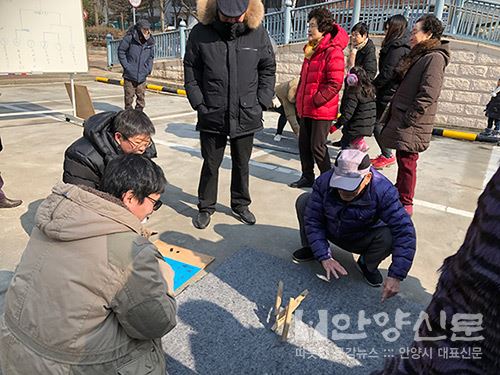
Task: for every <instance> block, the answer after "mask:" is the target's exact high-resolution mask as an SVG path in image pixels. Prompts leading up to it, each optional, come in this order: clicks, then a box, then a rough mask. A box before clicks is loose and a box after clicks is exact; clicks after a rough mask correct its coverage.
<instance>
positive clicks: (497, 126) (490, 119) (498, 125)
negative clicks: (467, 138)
mask: <svg viewBox="0 0 500 375" xmlns="http://www.w3.org/2000/svg"><path fill="white" fill-rule="evenodd" d="M493 124H495V130H496V131H499V130H500V120H497V119H494V118H493V117H488V129H492V128H493Z"/></svg>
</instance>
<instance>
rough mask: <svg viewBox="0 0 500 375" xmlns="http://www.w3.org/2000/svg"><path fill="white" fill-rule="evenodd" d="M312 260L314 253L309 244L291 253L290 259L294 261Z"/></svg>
mask: <svg viewBox="0 0 500 375" xmlns="http://www.w3.org/2000/svg"><path fill="white" fill-rule="evenodd" d="M313 260H314V255H313V252H312V250H311V248H310V247H309V246H306V247H302V248H300V249H298V250H295V251H294V252H293V255H292V261H293V262H294V263H305V262H310V261H313Z"/></svg>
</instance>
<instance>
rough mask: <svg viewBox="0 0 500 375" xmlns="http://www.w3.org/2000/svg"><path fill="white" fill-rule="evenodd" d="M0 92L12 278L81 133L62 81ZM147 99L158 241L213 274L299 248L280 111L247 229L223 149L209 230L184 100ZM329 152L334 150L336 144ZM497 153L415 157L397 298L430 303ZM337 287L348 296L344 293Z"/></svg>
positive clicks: (6, 263) (440, 144)
mask: <svg viewBox="0 0 500 375" xmlns="http://www.w3.org/2000/svg"><path fill="white" fill-rule="evenodd" d="M5 83H6V82H5V81H4V82H3V84H5ZM86 84H87V86H88V88H89V91H90V93H91V96H92V98H93V100H94V104H95V107H96V109H97V110H118V109H120V108H121V107H122V105H123V104H122V103H123V98H122V89H121V88H120V87H118V86H111V85H105V84H100V83H95V82H91V81H89V82H86ZM0 92H1V94H2V96H1V97H0V134H1V136H2V141H3V143H4V151H3V152H2V154H1V158H0V170H1V171H2V176H3V178H4V180H5V182H6V185H5V191H6V193H7V195H8V196H9V197H13V198H21V199H23V200H24V204H23V205H22V206H20V207H19V208H16V209H12V210H2V211H1V214H0V238H1V239H2V240H1V241H0V270H3V271H0V274H2V272H3V274H4V275H8V273H7V271H12V270H13V269H14V268H15V265H16V264H17V263H18V261H19V259H20V256H21V254H22V251H23V248H24V246H25V245H26V242H27V240H28V236H29V232H30V231H31V228H32V227H33V217H34V213H35V211H36V209H37V207H38V205H39V204H40V202H41V200H43V199H44V198H45V197H46V196H47V195H48V193H49V192H50V188H51V187H52V186H53V185H54V184H55V183H57V182H58V181H59V180H60V178H61V169H62V160H63V155H64V150H65V149H66V147H67V146H68V145H69V144H70V143H71V142H73V141H74V140H75V139H76V138H78V137H79V136H80V135H81V133H82V129H81V128H80V127H78V126H75V125H72V124H69V123H66V122H64V120H63V117H64V116H63V115H62V114H61V113H62V112H67V111H69V110H70V108H71V105H70V102H69V100H68V98H67V95H66V91H65V88H64V85H63V84H62V83H53V84H50V83H41V84H24V85H22V86H9V85H2V86H1V87H0ZM146 103H147V104H146V112H147V113H148V115H149V116H150V117H151V118H152V120H153V122H154V124H155V126H156V132H157V134H156V136H155V141H156V143H157V145H158V146H157V147H158V154H159V158H158V159H157V162H158V164H160V165H161V166H162V167H163V168H164V170H165V173H166V176H167V178H168V180H169V182H170V185H169V187H168V189H167V191H166V192H165V194H164V196H163V197H162V199H163V201H164V202H165V203H166V204H165V206H164V207H163V208H162V209H161V210H160V211H159V212H157V213H156V214H155V215H153V217H152V218H151V220H150V223H149V225H150V226H151V227H152V228H154V229H155V230H156V231H158V232H159V233H160V234H159V238H160V239H162V240H164V241H166V242H170V243H173V244H177V245H180V246H183V247H186V248H189V249H193V250H196V251H200V252H204V253H207V254H210V255H212V256H215V257H216V261H215V262H214V263H213V264H212V265H211V266H210V267H209V268H208V272H210V273H211V272H214V271H216V270H217V268H218V267H219V266H220V265H221V264H222V263H223V262H224V260H225V259H227V258H228V257H229V256H231V255H232V254H234V253H235V252H237V251H239V250H241V249H245V248H251V249H256V250H259V251H261V252H264V253H267V254H270V255H273V256H276V257H278V258H281V259H283V260H284V261H286V262H288V261H289V259H290V254H291V252H292V251H293V250H294V249H296V248H297V247H299V245H300V243H299V234H298V230H297V220H296V217H295V212H294V202H295V199H296V198H297V196H298V195H299V194H300V193H301V192H302V191H300V190H294V189H290V188H289V187H287V183H289V182H291V181H294V180H295V179H296V178H297V177H298V175H299V168H300V164H299V161H298V153H297V148H296V143H295V140H294V139H293V135H292V134H291V133H286V134H285V135H286V138H285V139H284V140H282V142H281V143H275V142H274V141H273V135H274V133H273V129H274V127H275V124H276V120H277V115H276V114H275V113H266V114H265V115H264V119H265V122H264V123H265V131H264V132H263V133H261V134H259V135H258V136H257V140H256V147H255V148H254V152H253V155H252V164H251V180H250V190H251V193H252V197H253V201H254V202H253V204H252V210H253V211H254V213H255V214H256V216H257V224H256V225H255V226H253V227H250V226H246V225H244V224H241V223H240V222H238V221H237V220H236V219H235V218H234V217H233V216H232V215H231V210H230V207H229V181H230V156H229V153H226V155H227V156H226V159H225V161H224V163H223V166H222V170H221V174H220V183H219V205H218V207H217V213H216V214H215V215H214V216H213V218H212V223H211V225H210V227H209V228H208V229H206V230H204V231H200V230H197V229H195V228H193V226H192V218H193V216H194V215H195V213H196V191H197V183H198V177H199V171H200V168H201V158H200V152H199V141H198V135H197V133H196V131H195V129H194V123H195V120H196V116H195V113H194V112H193V111H192V110H191V108H190V107H189V104H188V102H187V100H186V99H185V98H183V97H177V96H169V95H160V94H156V93H148V94H147V99H146ZM44 109H45V110H60V111H61V113H51V114H48V115H41V116H38V117H33V116H22V115H16V116H12V113H14V112H20V111H34V110H44ZM369 143H370V145H371V146H372V149H371V150H370V154H371V156H375V155H376V152H377V149H376V146H375V143H374V141H373V140H372V139H370V140H369ZM330 151H331V154H332V156H333V155H335V154H336V151H337V150H336V149H334V148H332V149H331V150H330ZM499 159H500V151H499V147H493V146H491V145H487V144H479V143H469V142H461V141H455V140H449V139H444V138H439V139H438V138H436V139H434V140H433V142H432V145H431V147H430V149H429V150H428V151H427V152H425V153H423V154H422V155H421V159H420V161H419V169H418V184H417V193H416V198H417V201H416V206H415V215H414V222H415V225H416V228H417V234H418V251H417V255H416V259H415V262H414V265H413V268H412V270H411V272H410V275H409V277H408V279H407V280H406V281H405V282H404V283H402V291H401V294H400V297H401V298H403V299H404V300H405V301H408V302H411V303H419V304H425V303H426V302H428V300H429V297H430V294H431V293H432V292H433V290H434V287H435V284H436V281H437V278H438V274H437V270H438V268H439V267H440V265H441V264H442V262H443V259H444V258H445V257H447V256H449V255H451V254H453V253H454V252H456V251H457V250H458V248H459V246H460V245H461V243H462V241H463V238H464V235H465V231H466V229H467V227H468V225H469V223H470V221H471V218H472V214H473V211H474V209H475V206H476V201H477V198H478V196H479V194H480V193H481V191H482V189H483V186H484V184H485V182H487V180H488V176H489V175H491V174H492V172H493V171H494V170H495V169H496V166H498V161H499ZM395 172H396V169H395V168H394V167H393V168H390V169H388V170H386V171H384V173H385V174H386V175H387V176H388V177H389V178H390V179H391V180H393V181H394V177H395ZM336 254H338V255H337V256H338V259H339V260H340V261H341V262H342V263H343V264H344V265H345V266H346V268H347V270H348V271H349V272H350V273H355V272H356V271H355V269H354V266H353V265H354V261H353V257H352V256H351V255H349V254H346V253H343V252H341V251H337V252H336ZM388 265H389V262H388V261H386V262H384V263H383V264H382V268H383V269H384V270H386V269H387V267H388ZM241 272H245V271H244V270H241ZM0 276H1V275H0ZM0 281H1V280H0ZM343 293H349V289H344V291H343ZM344 297H345V296H344ZM209 299H210V298H209V297H207V300H209ZM347 305H348V304H346V310H349V309H350V307H349V306H347ZM349 312H350V311H346V313H349ZM351 312H352V311H351ZM241 323H242V324H244V322H241Z"/></svg>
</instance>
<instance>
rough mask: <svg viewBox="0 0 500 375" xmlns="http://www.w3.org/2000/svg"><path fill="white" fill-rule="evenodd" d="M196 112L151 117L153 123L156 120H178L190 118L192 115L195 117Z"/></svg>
mask: <svg viewBox="0 0 500 375" xmlns="http://www.w3.org/2000/svg"><path fill="white" fill-rule="evenodd" d="M195 114H196V111H189V112H183V113H173V114H171V115H165V116H159V117H151V118H150V119H151V121H156V120H164V119H170V118H177V117H185V116H190V115H195Z"/></svg>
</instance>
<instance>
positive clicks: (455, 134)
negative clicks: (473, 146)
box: [432, 128, 500, 143]
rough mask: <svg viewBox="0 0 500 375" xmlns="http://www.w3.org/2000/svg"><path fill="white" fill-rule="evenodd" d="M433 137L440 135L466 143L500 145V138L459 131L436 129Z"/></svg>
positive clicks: (433, 131)
mask: <svg viewBox="0 0 500 375" xmlns="http://www.w3.org/2000/svg"><path fill="white" fill-rule="evenodd" d="M432 135H438V136H441V137H446V138H453V139H461V140H464V141H478V142H489V143H500V138H498V137H492V136H487V135H481V134H476V133H468V132H462V131H458V130H449V129H441V128H434V129H433V130H432Z"/></svg>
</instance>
